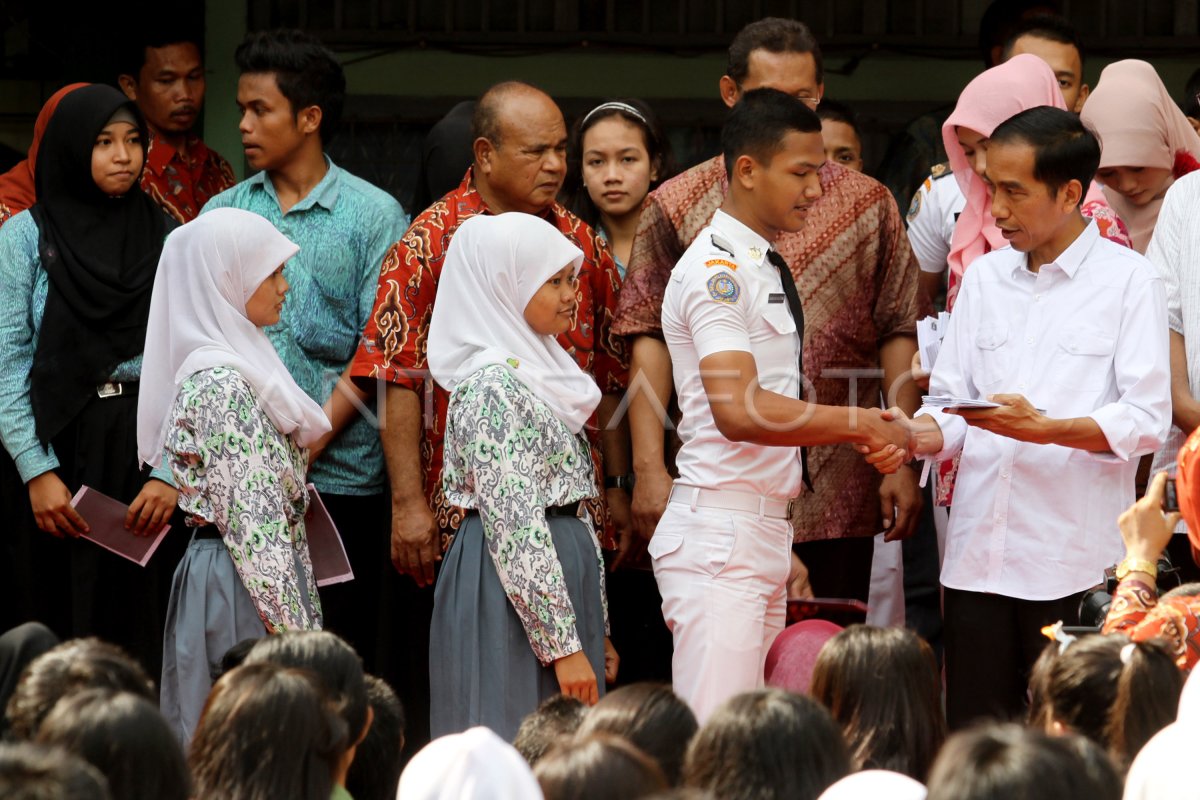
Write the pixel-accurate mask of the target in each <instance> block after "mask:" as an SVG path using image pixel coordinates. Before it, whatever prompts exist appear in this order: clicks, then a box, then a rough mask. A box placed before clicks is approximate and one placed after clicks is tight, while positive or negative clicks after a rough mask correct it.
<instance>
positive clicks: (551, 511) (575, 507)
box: [467, 500, 579, 517]
mask: <svg viewBox="0 0 1200 800" xmlns="http://www.w3.org/2000/svg"><path fill="white" fill-rule="evenodd" d="M472 514H474V515H475V516H479V510H478V509H474V508H472V509H470V510H469V511H467V516H468V517H469V516H471V515H472ZM546 516H547V517H578V516H579V501H578V500H576V501H575V502H574V503H567V504H566V505H565V506H547V508H546Z"/></svg>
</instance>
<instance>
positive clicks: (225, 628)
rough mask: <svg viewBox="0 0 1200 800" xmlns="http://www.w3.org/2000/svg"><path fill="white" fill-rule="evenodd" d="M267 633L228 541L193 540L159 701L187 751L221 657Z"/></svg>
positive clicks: (173, 608) (183, 567)
mask: <svg viewBox="0 0 1200 800" xmlns="http://www.w3.org/2000/svg"><path fill="white" fill-rule="evenodd" d="M266 635H267V631H266V627H265V626H264V625H263V622H262V619H260V618H259V616H258V611H257V610H256V609H255V607H254V601H253V600H251V599H250V593H249V592H247V591H246V587H245V586H244V585H243V584H242V579H241V578H240V577H239V576H238V572H237V568H236V567H234V565H233V558H232V557H231V556H230V555H229V550H228V549H226V547H225V542H223V541H222V540H220V539H204V538H196V537H193V538H192V541H191V543H190V544H189V545H188V549H187V553H186V554H184V557H183V561H181V562H180V563H179V567H178V568H177V569H176V570H175V577H174V579H173V580H172V582H171V600H170V603H169V605H168V606H167V626H166V636H165V640H164V642H163V671H162V683H161V686H160V700H159V703H160V706H161V708H162V712H163V716H165V717H166V718H167V723H168V724H169V725H170V726H171V730H172V731H174V732H175V735H176V736H178V737H179V741H180V742H181V743H182V744H183V748H184V750H185V751H186V750H187V747H188V744H189V743H190V742H191V739H192V734H193V733H194V732H195V730H196V724H197V723H198V722H199V721H200V712H201V711H203V710H204V701H205V700H207V699H208V692H209V690H210V689H212V685H213V680H214V677H215V676H216V675H218V674H219V672H220V663H221V657H222V656H224V655H225V653H226V651H227V650H229V648H231V647H233V646H234V645H235V644H237V643H238V642H242V641H245V640H246V639H258V638H262V637H263V636H266Z"/></svg>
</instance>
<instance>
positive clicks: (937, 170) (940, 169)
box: [929, 161, 952, 178]
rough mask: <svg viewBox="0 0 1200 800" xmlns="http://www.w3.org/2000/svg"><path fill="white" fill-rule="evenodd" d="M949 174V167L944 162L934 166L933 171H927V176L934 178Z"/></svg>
mask: <svg viewBox="0 0 1200 800" xmlns="http://www.w3.org/2000/svg"><path fill="white" fill-rule="evenodd" d="M951 172H952V170H951V169H950V165H949V164H948V163H946V162H944V161H943V162H942V163H941V164H934V165H933V169H931V170H929V174H930V175H932V176H933V177H935V178H940V177H942V176H944V175H949V174H950V173H951Z"/></svg>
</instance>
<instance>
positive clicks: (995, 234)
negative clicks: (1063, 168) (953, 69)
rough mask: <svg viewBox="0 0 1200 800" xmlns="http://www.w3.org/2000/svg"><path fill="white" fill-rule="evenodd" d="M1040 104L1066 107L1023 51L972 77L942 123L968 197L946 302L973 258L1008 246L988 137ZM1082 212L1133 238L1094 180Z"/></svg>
mask: <svg viewBox="0 0 1200 800" xmlns="http://www.w3.org/2000/svg"><path fill="white" fill-rule="evenodd" d="M1089 102H1090V100H1089ZM1037 106H1053V107H1055V108H1061V109H1063V110H1066V108H1067V105H1066V103H1065V102H1063V97H1062V92H1061V91H1060V90H1059V88H1058V79H1057V78H1056V77H1055V76H1054V72H1053V71H1052V70H1051V69H1050V67H1049V65H1047V64H1046V62H1045V61H1043V60H1042V59H1040V58H1038V57H1037V56H1034V55H1029V54H1022V55H1018V56H1013V57H1012V58H1011V59H1009V60H1008V61H1006V62H1004V63H1003V64H1000V65H999V66H996V67H992V68H991V69H989V70H987V71H986V72H984V73H982V74H980V75H978V76H977V77H976V78H975V79H974V80H972V81H971V82H970V83H968V84H967V87H966V88H965V89H963V91H962V94H960V95H959V96H958V105H956V106H955V107H954V113H952V114H951V115H950V117H949V118H948V119H947V120H946V122H945V124H943V125H942V140H943V142H944V143H945V145H946V153H947V154H948V155H949V157H950V167H951V168H952V169H953V170H954V178H955V180H957V181H958V185H959V188H960V189H962V193H963V195H964V196H965V197H966V200H967V204H966V207H965V208H963V211H962V213H961V214H960V215H959V217H958V222H957V224H956V225H955V226H954V237H953V239H952V240H951V243H950V256H949V259H948V260H949V264H950V285H949V289H948V290H947V293H946V307H947V308H952V307H953V305H954V298H955V297H956V296H957V295H958V284H959V282H960V281H961V280H962V275H963V272H964V271H965V270H966V268H967V267H968V266H969V265H970V263H971V262H972V261H974V260H975V259H976V258H978V257H979V256H981V255H983V254H984V253H987V252H990V251H991V250H994V249H997V248H1001V247H1007V246H1008V242H1006V241H1005V240H1004V237H1003V236H1001V235H1000V229H999V228H997V227H996V221H995V219H993V218H992V211H991V206H992V200H991V196H990V195H989V193H988V189H987V185H986V184H985V183H984V181H983V174H984V169H985V168H986V167H987V142H988V137H990V136H991V135H992V131H994V130H995V129H996V128H997V127H999V126H1000V123H1002V122H1004V121H1005V120H1007V119H1008V118H1009V117H1011V116H1014V115H1015V114H1018V113H1020V112H1022V111H1025V110H1027V109H1030V108H1035V107H1037ZM1083 212H1084V216H1088V217H1092V218H1095V219H1096V221H1097V223H1098V224H1099V225H1100V234H1101V235H1102V236H1104V237H1105V238H1109V239H1113V240H1114V241H1117V242H1120V243H1121V244H1125V245H1128V244H1129V241H1128V240H1127V239H1126V238H1125V237H1124V235H1123V231H1122V230H1121V227H1122V226H1121V222H1120V220H1118V219H1115V218H1114V217H1113V215H1112V211H1111V210H1110V209H1108V208H1107V207H1105V206H1104V203H1103V194H1102V193H1101V191H1100V188H1099V187H1098V186H1096V185H1095V184H1093V185H1092V189H1091V191H1089V192H1088V195H1087V197H1086V198H1085V199H1084V206H1083Z"/></svg>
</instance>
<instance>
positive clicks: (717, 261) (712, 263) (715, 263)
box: [704, 258, 737, 271]
mask: <svg viewBox="0 0 1200 800" xmlns="http://www.w3.org/2000/svg"><path fill="white" fill-rule="evenodd" d="M704 266H706V267H729V268H730V269H732V270H735V271H736V270H737V264H735V263H733V262H732V261H726V260H725V259H723V258H711V259H709V260H708V261H705V262H704Z"/></svg>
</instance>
